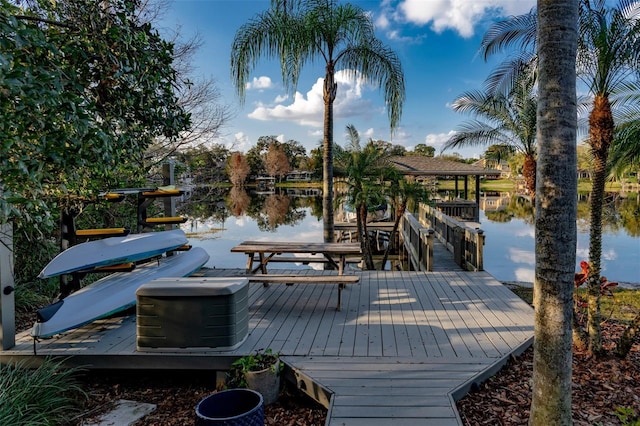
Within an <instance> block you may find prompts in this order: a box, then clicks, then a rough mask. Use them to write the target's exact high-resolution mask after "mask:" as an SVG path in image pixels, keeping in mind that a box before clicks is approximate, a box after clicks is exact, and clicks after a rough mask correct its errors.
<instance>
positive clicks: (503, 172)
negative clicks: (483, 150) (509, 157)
mask: <svg viewBox="0 0 640 426" xmlns="http://www.w3.org/2000/svg"><path fill="white" fill-rule="evenodd" d="M473 165H474V166H478V167H482V168H484V169H489V170H497V171H499V172H500V178H502V179H509V178H511V166H509V163H507V162H506V161H504V160H500V161H498V160H494V159H492V158H481V159H480V160H478V161H476V162H475V163H473ZM487 178H489V179H490V178H491V176H487Z"/></svg>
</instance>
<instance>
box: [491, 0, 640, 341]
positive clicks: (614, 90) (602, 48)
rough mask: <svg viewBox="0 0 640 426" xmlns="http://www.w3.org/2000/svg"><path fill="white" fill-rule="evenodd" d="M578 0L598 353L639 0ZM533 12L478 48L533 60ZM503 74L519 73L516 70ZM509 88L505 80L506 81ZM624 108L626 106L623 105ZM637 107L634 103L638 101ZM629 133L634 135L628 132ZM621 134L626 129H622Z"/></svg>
mask: <svg viewBox="0 0 640 426" xmlns="http://www.w3.org/2000/svg"><path fill="white" fill-rule="evenodd" d="M609 3H610V2H609V1H607V0H580V2H579V31H580V37H579V39H578V52H577V68H576V72H577V75H578V77H580V79H581V80H582V81H583V82H584V83H585V84H586V85H587V87H588V88H589V91H590V94H591V96H592V98H593V99H592V104H591V105H592V106H591V110H590V113H589V137H588V140H587V143H588V144H589V146H590V149H591V153H592V155H593V160H594V170H593V179H592V180H593V189H592V195H591V217H590V228H591V229H590V234H589V263H590V269H589V271H590V272H589V279H588V281H587V293H588V305H589V307H588V316H587V330H588V333H589V351H590V352H591V353H593V354H598V353H601V352H602V350H603V349H602V340H601V328H600V271H601V268H600V263H601V257H602V207H603V200H604V185H605V182H606V178H607V176H608V168H607V165H608V155H609V149H610V148H611V146H612V143H613V141H614V136H615V121H614V114H613V108H612V107H615V106H616V102H615V101H616V100H617V99H621V98H624V94H625V93H628V92H629V91H630V90H631V91H634V90H637V87H638V82H639V77H640V75H639V73H638V70H639V69H640V1H639V0H618V2H617V5H615V6H610V4H609ZM536 22H537V18H536V15H535V13H534V12H531V13H529V14H527V15H523V16H521V17H517V18H514V19H510V20H507V21H503V22H502V23H500V24H499V25H496V26H494V27H493V28H492V30H491V31H489V33H488V34H489V36H488V37H485V40H484V41H483V45H482V48H483V50H484V52H485V55H490V54H493V53H495V52H498V51H500V50H503V49H505V48H507V47H513V46H515V47H519V48H530V50H529V51H528V53H526V54H524V53H523V54H522V57H523V58H525V59H526V60H532V58H535V46H536V40H535V34H536V33H535V31H532V28H535V27H536ZM511 71H513V72H505V73H503V75H510V76H512V78H514V77H513V76H517V74H518V72H517V69H513V70H511ZM506 86H507V87H508V86H509V85H508V84H507V85H506ZM627 106H628V104H627ZM636 107H637V104H636ZM627 134H628V135H630V134H632V133H627ZM619 135H620V136H624V135H625V133H620V134H619Z"/></svg>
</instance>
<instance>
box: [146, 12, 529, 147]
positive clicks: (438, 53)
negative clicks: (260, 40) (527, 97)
mask: <svg viewBox="0 0 640 426" xmlns="http://www.w3.org/2000/svg"><path fill="white" fill-rule="evenodd" d="M350 3H352V4H356V5H358V6H360V7H361V8H363V9H364V10H366V11H367V12H369V13H370V14H371V17H372V19H373V21H374V22H375V24H376V33H377V37H378V38H379V39H380V40H382V41H383V42H384V43H385V44H387V45H388V46H390V47H391V48H392V49H393V50H394V51H395V52H396V53H397V54H398V56H399V57H400V60H401V62H402V66H403V71H404V76H405V87H406V101H405V103H404V107H403V115H402V120H401V122H400V126H399V128H398V129H397V131H396V133H395V134H394V135H393V139H391V136H390V129H389V120H388V116H387V112H386V110H385V105H384V102H383V98H382V96H381V92H380V90H379V89H378V88H377V87H372V86H367V85H363V84H362V83H361V82H358V81H354V80H348V79H346V78H344V76H343V75H342V73H341V72H338V74H337V78H338V81H339V85H338V94H337V99H336V102H335V103H334V122H335V124H334V126H335V127H334V141H335V143H337V144H340V145H343V146H344V145H346V137H345V131H344V129H345V127H346V126H347V125H348V124H353V125H354V126H355V127H356V129H358V131H359V132H360V135H361V139H362V141H366V140H368V139H369V138H373V139H382V140H386V141H391V142H392V143H394V144H399V145H403V146H404V147H406V148H407V149H409V150H410V149H413V147H414V146H415V145H417V144H420V143H426V144H428V145H431V146H433V147H435V148H436V150H437V152H438V153H439V152H440V150H441V148H442V144H443V143H444V141H446V140H447V139H448V137H449V136H450V135H451V133H452V132H454V131H455V130H456V128H458V126H459V125H460V124H461V123H462V122H463V121H465V120H466V119H468V117H467V116H465V115H462V114H459V113H455V112H453V111H452V110H451V108H450V104H451V103H452V102H453V100H454V99H455V98H456V97H457V96H459V95H461V94H462V93H464V92H465V91H469V90H477V89H480V88H481V87H482V82H483V81H484V79H485V78H486V76H487V75H488V74H489V72H490V71H491V69H492V68H493V67H494V66H495V64H496V61H497V60H498V59H499V58H496V59H494V60H492V61H491V62H489V63H485V61H484V60H483V59H482V58H481V57H479V56H478V54H477V53H478V48H479V46H480V40H481V38H482V35H483V34H484V32H485V31H486V29H487V28H488V26H489V25H490V24H491V23H492V22H493V21H494V20H495V19H498V18H500V17H504V16H510V15H517V14H521V13H526V12H528V11H529V10H531V8H532V7H534V6H535V3H536V0H368V1H359V0H352V1H350ZM269 4H270V3H269V0H173V2H172V3H171V9H170V10H168V11H166V12H165V15H164V18H163V21H162V22H161V23H159V24H156V25H158V26H159V28H160V30H161V31H163V32H164V31H166V32H167V34H169V33H171V32H172V31H174V30H175V29H176V28H179V32H180V34H181V36H182V37H183V38H189V37H191V36H193V35H195V34H196V33H197V34H199V35H200V37H201V38H202V41H203V45H202V47H201V49H200V50H199V51H198V53H197V54H196V55H195V58H194V59H195V62H194V64H193V65H194V70H193V75H192V77H193V78H196V79H197V78H199V77H207V78H208V77H212V78H214V79H215V81H216V86H217V87H218V89H219V90H220V92H221V96H222V99H221V101H222V102H223V103H225V104H227V105H229V107H230V108H231V110H232V111H233V117H232V119H231V120H229V121H228V122H227V123H226V125H225V127H224V129H222V134H221V135H220V136H219V137H218V138H216V139H215V140H213V142H215V143H219V144H223V145H225V146H227V147H228V148H230V149H233V150H240V151H246V150H247V149H249V148H250V147H251V146H252V145H255V143H256V142H257V140H258V138H259V137H260V136H275V137H277V138H278V139H279V140H281V141H287V140H290V139H294V140H297V141H298V142H300V143H302V145H304V146H305V148H306V149H307V151H308V150H310V149H312V148H315V147H317V146H318V144H319V142H320V141H321V140H322V114H323V103H322V91H321V90H322V77H323V76H324V63H323V61H321V60H318V61H315V62H313V63H308V64H307V65H306V66H305V68H304V71H303V74H302V76H301V78H300V81H299V83H298V87H297V92H296V94H295V96H287V93H286V92H285V90H284V88H283V86H282V77H281V74H280V69H279V65H278V64H277V63H276V62H273V61H269V60H267V59H264V60H262V61H260V63H259V64H258V66H257V67H256V68H255V70H254V72H253V74H252V75H251V80H252V83H251V84H250V85H249V87H247V91H246V99H245V103H244V105H241V104H240V102H239V99H238V97H237V96H236V92H235V88H234V87H233V85H232V82H231V77H230V71H229V62H230V54H231V44H232V41H233V38H234V35H235V33H236V31H237V30H238V29H239V28H240V26H241V25H242V24H244V23H245V22H247V21H249V20H250V19H251V18H253V17H255V16H256V15H257V14H259V13H260V12H262V11H264V10H266V9H267V8H268V7H269ZM450 152H458V153H459V154H460V155H462V156H463V157H473V156H477V155H479V154H481V153H482V152H483V149H480V148H466V149H458V150H455V151H450Z"/></svg>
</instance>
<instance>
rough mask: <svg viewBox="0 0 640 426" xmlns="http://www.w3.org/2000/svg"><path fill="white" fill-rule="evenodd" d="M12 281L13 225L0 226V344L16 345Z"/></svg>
mask: <svg viewBox="0 0 640 426" xmlns="http://www.w3.org/2000/svg"><path fill="white" fill-rule="evenodd" d="M14 289H15V283H14V280H13V225H12V224H11V223H5V224H3V225H0V343H1V344H2V349H3V350H6V349H10V348H12V347H14V346H15V345H16V303H15V291H14Z"/></svg>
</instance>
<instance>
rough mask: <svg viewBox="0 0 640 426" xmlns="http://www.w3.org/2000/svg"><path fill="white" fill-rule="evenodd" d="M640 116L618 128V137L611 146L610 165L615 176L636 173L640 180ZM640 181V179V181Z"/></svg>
mask: <svg viewBox="0 0 640 426" xmlns="http://www.w3.org/2000/svg"><path fill="white" fill-rule="evenodd" d="M639 115H640V114H638V113H636V119H633V120H630V121H626V122H625V123H624V124H622V125H621V126H618V127H617V128H616V136H615V139H614V141H613V145H612V146H611V152H610V158H609V163H610V164H611V172H612V173H613V174H617V175H622V174H624V173H625V172H628V171H636V176H637V177H638V178H640V173H638V171H640V116H639ZM639 180H640V179H639Z"/></svg>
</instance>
